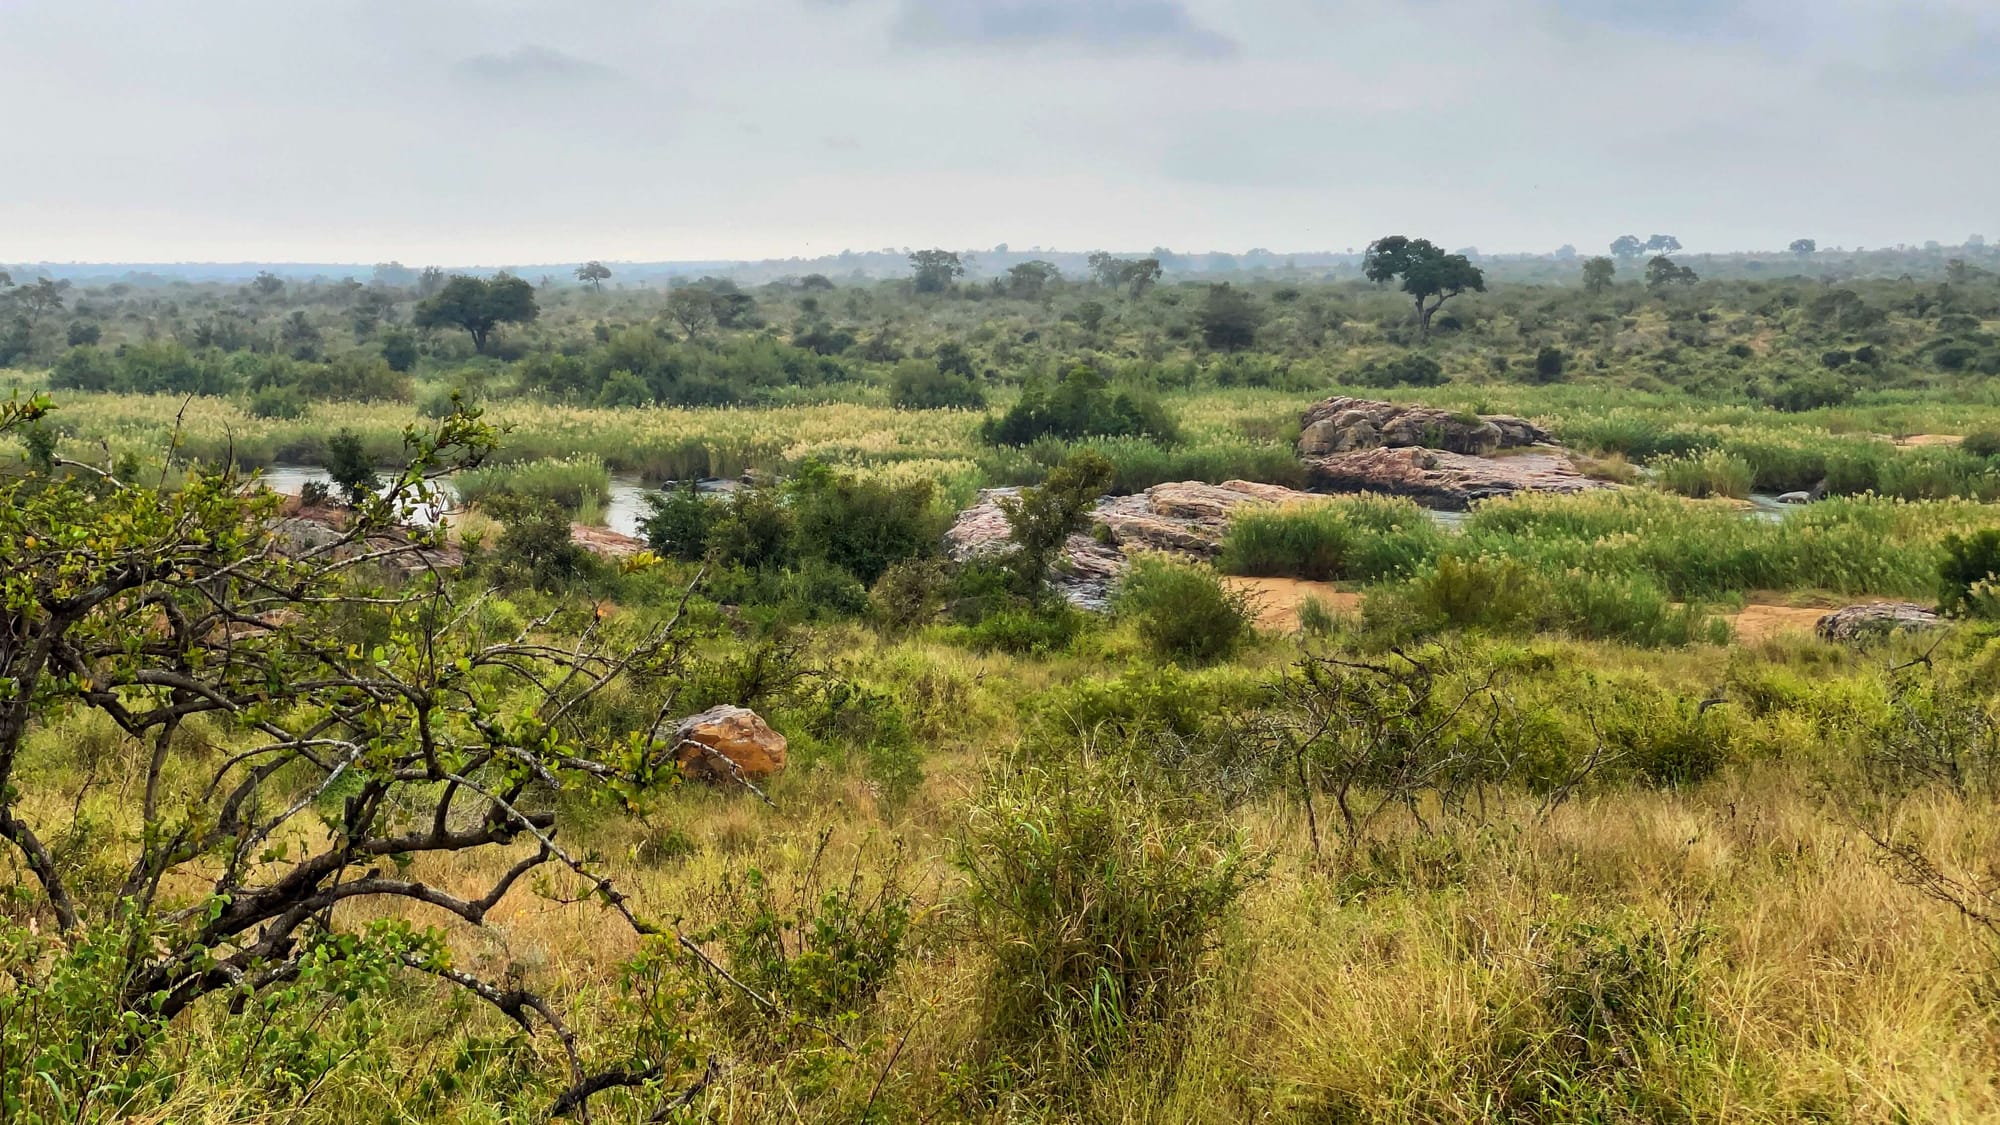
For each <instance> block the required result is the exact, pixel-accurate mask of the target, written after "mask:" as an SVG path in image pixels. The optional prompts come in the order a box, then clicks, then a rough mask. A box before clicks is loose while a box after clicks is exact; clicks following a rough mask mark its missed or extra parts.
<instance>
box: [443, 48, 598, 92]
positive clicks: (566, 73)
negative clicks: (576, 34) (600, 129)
mask: <svg viewBox="0 0 2000 1125" xmlns="http://www.w3.org/2000/svg"><path fill="white" fill-rule="evenodd" d="M455 69H456V70H457V71H458V73H459V74H460V75H461V76H463V77H466V78H470V79H473V80H475V81H479V82H491V83H495V84H502V85H514V84H519V83H529V82H532V83H542V84H549V85H579V84H583V83H589V82H603V81H606V80H608V79H611V78H615V77H617V74H618V72H617V71H615V70H612V69H611V68H610V67H608V66H605V65H603V64H602V63H594V62H591V61H590V60H589V59H581V58H578V57H576V56H575V55H570V54H565V53H563V52H562V51H558V50H556V49H555V48H553V47H543V46H539V45H536V44H524V45H522V46H519V47H516V48H514V49H513V50H511V51H503V52H499V53H494V54H484V55H473V56H471V57H470V58H466V59H461V60H459V62H458V65H457V67H456V68H455Z"/></svg>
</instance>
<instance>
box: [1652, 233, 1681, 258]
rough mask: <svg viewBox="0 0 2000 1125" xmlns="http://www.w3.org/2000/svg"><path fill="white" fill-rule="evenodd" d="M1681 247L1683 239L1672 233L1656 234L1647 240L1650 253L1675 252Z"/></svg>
mask: <svg viewBox="0 0 2000 1125" xmlns="http://www.w3.org/2000/svg"><path fill="white" fill-rule="evenodd" d="M1680 248H1681V240H1680V239H1678V238H1675V237H1674V236H1673V235H1671V234H1656V235H1654V236H1652V237H1651V238H1648V239H1647V240H1646V252H1647V253H1649V254H1673V253H1677V252H1678V251H1679V250H1680Z"/></svg>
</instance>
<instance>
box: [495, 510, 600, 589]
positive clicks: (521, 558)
mask: <svg viewBox="0 0 2000 1125" xmlns="http://www.w3.org/2000/svg"><path fill="white" fill-rule="evenodd" d="M488 508H489V511H491V512H492V514H493V516H494V518H496V519H498V520H500V521H501V522H502V523H503V524H505V525H506V527H505V529H504V530H503V531H502V532H501V534H500V542H499V543H498V545H496V546H495V548H494V551H493V557H492V565H493V568H494V570H496V571H497V572H499V573H500V574H501V575H502V576H503V578H505V579H507V580H510V581H514V582H520V583H523V584H527V585H532V586H534V587H535V588H536V589H539V590H561V589H563V588H565V587H567V586H569V585H570V584H571V583H574V582H576V581H577V580H579V579H581V578H584V577H586V576H588V575H590V574H591V573H592V572H593V571H594V570H595V569H596V562H597V557H596V556H595V555H592V554H591V553H590V552H589V551H587V550H585V549H584V548H583V547H582V546H580V545H579V544H577V543H576V542H575V540H573V539H572V538H571V536H570V517H569V513H568V512H566V511H564V510H563V509H562V508H561V507H559V506H558V505H557V504H555V503H554V502H553V501H551V500H547V499H545V498H542V497H539V496H529V495H523V494H502V495H500V496H497V497H495V498H493V499H491V500H489V501H488Z"/></svg>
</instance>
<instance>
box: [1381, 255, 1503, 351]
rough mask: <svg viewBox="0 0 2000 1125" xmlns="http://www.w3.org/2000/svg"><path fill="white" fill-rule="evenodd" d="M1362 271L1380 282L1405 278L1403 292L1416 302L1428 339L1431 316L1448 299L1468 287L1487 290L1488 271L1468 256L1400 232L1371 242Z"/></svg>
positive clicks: (1420, 325)
mask: <svg viewBox="0 0 2000 1125" xmlns="http://www.w3.org/2000/svg"><path fill="white" fill-rule="evenodd" d="M1361 270H1362V273H1363V274H1365V275H1366V276H1367V278H1368V280H1370V281H1373V282H1375V283H1377V284H1384V283H1386V282H1388V281H1390V280H1392V279H1395V278H1401V279H1402V282H1403V286H1402V288H1403V292H1405V293H1408V294H1409V295H1410V296H1411V297H1412V298H1414V299H1415V301H1416V305H1417V329H1418V332H1419V334H1420V335H1422V336H1423V337H1424V338H1425V339H1429V338H1430V334H1431V317H1432V316H1434V315H1436V314H1437V311H1438V308H1439V307H1440V306H1442V305H1443V304H1444V303H1445V302H1446V301H1448V300H1450V299H1451V298H1453V297H1456V296H1458V295H1459V294H1460V293H1463V292H1465V291H1466V290H1468V289H1469V290H1473V291H1475V292H1485V290H1486V274H1485V273H1484V272H1482V271H1481V270H1480V269H1479V267H1478V266H1475V265H1473V264H1472V260H1471V259H1469V258H1467V257H1466V256H1465V255H1463V254H1447V253H1445V252H1444V251H1443V250H1441V249H1439V248H1438V247H1437V246H1435V245H1433V244H1432V243H1431V241H1430V240H1429V239H1424V238H1416V239H1412V238H1405V237H1403V236H1402V235H1400V234H1392V235H1390V236H1388V237H1387V238H1379V239H1376V240H1375V241H1374V242H1371V243H1369V245H1368V252H1367V253H1366V254H1365V255H1364V256H1363V257H1362V262H1361Z"/></svg>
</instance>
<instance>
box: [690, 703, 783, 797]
mask: <svg viewBox="0 0 2000 1125" xmlns="http://www.w3.org/2000/svg"><path fill="white" fill-rule="evenodd" d="M674 760H675V762H676V763H678V764H679V766H680V769H681V773H682V774H684V775H685V776H687V777H691V778H695V779H697V780H700V781H708V782H714V783H718V784H724V785H727V784H733V783H738V782H745V781H748V782H758V781H763V780H764V779H766V778H768V777H770V776H771V775H773V774H775V773H779V772H781V771H782V770H783V769H784V768H785V736H784V735H782V734H779V733H778V732H777V731H774V730H772V729H771V726H770V724H769V723H766V722H765V721H764V720H763V719H762V718H761V717H760V716H759V715H758V714H757V712H755V711H752V710H750V709H749V708H747V707H730V706H728V705H724V706H721V707H711V708H709V709H708V710H706V711H703V712H702V713H700V714H699V715H689V716H688V717H687V718H685V719H682V720H681V721H680V725H679V726H677V727H676V728H675V729H674Z"/></svg>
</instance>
